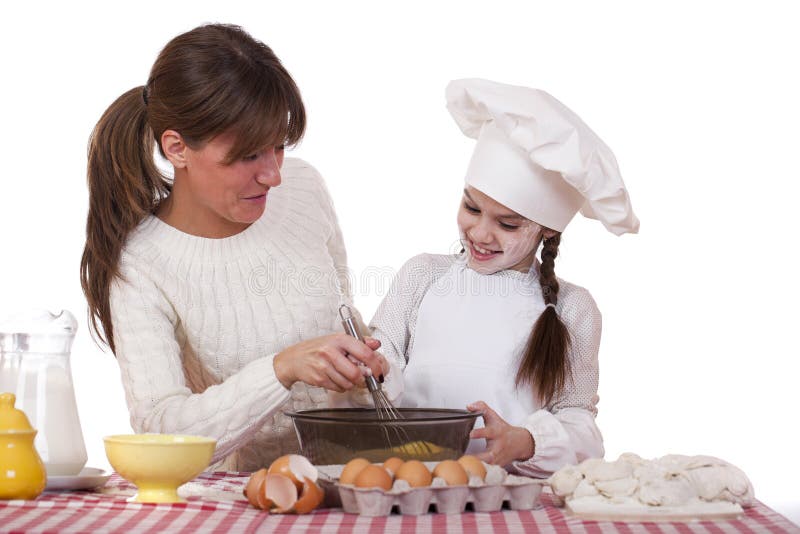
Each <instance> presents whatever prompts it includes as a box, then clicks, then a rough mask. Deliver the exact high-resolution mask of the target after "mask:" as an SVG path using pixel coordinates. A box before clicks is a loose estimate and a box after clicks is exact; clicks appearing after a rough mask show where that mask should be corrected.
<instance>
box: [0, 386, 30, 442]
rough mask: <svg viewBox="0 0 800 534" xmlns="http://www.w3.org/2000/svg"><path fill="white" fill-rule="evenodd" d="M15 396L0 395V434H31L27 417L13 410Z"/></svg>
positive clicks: (20, 411)
mask: <svg viewBox="0 0 800 534" xmlns="http://www.w3.org/2000/svg"><path fill="white" fill-rule="evenodd" d="M15 402H17V396H16V395H14V394H13V393H0V432H32V431H33V427H32V426H31V422H30V421H29V420H28V416H27V415H25V412H23V411H22V410H17V409H16V408H14V403H15Z"/></svg>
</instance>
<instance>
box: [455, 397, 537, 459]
mask: <svg viewBox="0 0 800 534" xmlns="http://www.w3.org/2000/svg"><path fill="white" fill-rule="evenodd" d="M467 410H469V411H471V412H481V411H482V412H483V422H484V427H483V428H477V429H475V430H473V431H472V432H470V434H469V437H470V438H472V439H478V438H484V439H486V450H485V451H484V452H482V453H480V454H476V455H475V456H477V457H478V458H479V459H481V460H483V461H484V462H486V463H489V464H494V465H499V466H505V465H508V464H510V463H511V462H513V461H514V460H527V459H528V458H530V457H531V456H533V453H534V451H535V449H536V443H535V442H534V440H533V436H531V433H530V432H528V430H527V429H526V428H522V427H519V426H512V425H510V424H508V423H507V422H506V421H505V420H504V419H503V418H502V417H500V416H499V415H497V412H495V411H494V410H492V409H491V408H490V407H489V405H488V404H486V403H485V402H483V401H478V402H473V403H472V404H469V405H467Z"/></svg>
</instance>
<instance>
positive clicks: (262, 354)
mask: <svg viewBox="0 0 800 534" xmlns="http://www.w3.org/2000/svg"><path fill="white" fill-rule="evenodd" d="M304 128H305V110H304V107H303V103H302V100H301V97H300V93H299V91H298V89H297V87H296V86H295V83H294V81H293V80H292V78H291V76H290V75H289V74H288V72H287V71H286V70H285V69H284V67H283V66H282V65H281V63H280V61H279V60H278V58H277V57H276V56H275V55H274V54H273V52H272V50H270V49H269V47H267V46H266V45H264V44H263V43H261V42H259V41H257V40H255V39H253V38H252V37H251V36H249V35H248V34H247V33H245V32H244V31H243V30H242V29H241V28H238V27H235V26H227V25H219V24H213V25H206V26H201V27H198V28H195V29H194V30H191V31H189V32H187V33H185V34H182V35H179V36H178V37H176V38H174V39H173V40H172V41H170V42H169V43H168V44H167V45H166V47H165V48H164V49H163V50H162V51H161V53H160V54H159V56H158V58H157V60H156V62H155V64H154V65H153V68H152V70H151V73H150V78H149V79H148V81H147V83H146V84H145V85H144V86H143V87H136V88H134V89H132V90H130V91H128V92H126V93H125V94H123V95H122V96H120V97H119V98H118V99H117V100H116V101H115V102H114V103H113V104H112V105H111V106H110V107H109V108H108V110H106V112H105V113H104V115H103V116H102V118H101V119H100V121H99V122H98V124H97V126H96V127H95V130H94V132H93V134H92V137H91V140H90V145H89V163H88V183H89V193H90V207H89V215H88V219H87V237H86V246H85V249H84V253H83V258H82V261H81V283H82V287H83V291H84V293H85V295H86V298H87V300H88V302H89V314H90V319H91V323H92V326H93V327H94V330H95V332H96V333H97V334H98V336H99V337H100V339H101V340H103V341H105V342H106V343H107V344H108V345H109V347H110V348H111V350H112V351H113V352H114V354H115V355H116V357H117V360H118V362H119V366H120V370H121V373H122V382H123V385H124V387H125V392H126V398H127V402H128V407H129V410H130V414H131V424H132V426H133V428H134V429H135V431H136V432H162V433H182V434H199V435H205V436H211V437H214V438H216V439H217V440H218V444H217V450H216V453H215V455H214V459H213V460H212V462H221V464H219V466H221V467H223V468H225V469H235V470H251V469H255V468H258V467H261V466H263V465H267V464H268V463H269V462H270V461H271V460H272V459H274V458H275V457H277V456H279V455H281V454H284V453H287V452H295V451H296V450H297V441H296V437H295V433H294V430H293V428H292V424H291V421H290V420H289V419H288V418H287V417H286V416H284V415H283V414H282V413H281V412H280V409H281V408H285V409H301V408H312V407H317V406H319V405H323V404H325V402H326V393H325V389H327V390H331V391H337V392H341V391H346V390H349V389H351V388H353V386H354V385H358V384H361V383H363V378H362V371H361V368H360V367H359V366H357V365H356V364H354V363H352V361H351V360H350V359H349V357H348V355H349V356H352V357H355V358H356V359H357V360H360V361H361V362H363V363H364V364H365V365H366V366H367V367H368V368H369V369H370V370H371V372H373V373H374V374H375V375H376V376H380V377H381V379H382V373H384V372H388V364H387V363H386V361H385V360H384V359H383V358H382V357H381V356H379V355H377V354H376V353H375V352H373V351H374V350H375V349H377V348H378V346H379V343H378V342H376V341H375V340H372V339H368V340H367V342H366V344H363V343H360V342H358V341H357V340H355V339H353V338H351V337H348V336H346V335H345V334H344V333H341V326H340V324H339V322H338V321H337V309H338V307H339V305H340V304H341V303H349V302H350V295H349V286H348V281H347V268H346V255H345V248H344V243H343V241H342V235H341V232H340V230H339V226H338V223H337V220H336V215H335V213H334V209H333V205H332V203H331V200H330V198H329V196H328V192H327V190H326V188H325V185H324V183H323V181H322V179H321V177H320V176H319V174H318V173H317V172H316V171H315V170H314V169H313V168H312V167H310V166H309V165H308V164H306V163H304V162H302V161H299V160H292V159H287V160H285V161H284V147H285V146H286V145H294V144H296V143H297V142H298V141H299V140H300V139H301V137H302V135H303V132H304ZM154 144H155V145H156V146H157V147H158V151H159V153H160V154H161V156H163V157H164V158H165V159H166V160H167V161H168V162H169V164H170V165H171V166H172V167H173V169H174V180H172V181H170V180H168V179H166V178H165V177H164V176H163V175H162V174H161V173H160V172H159V170H158V167H157V166H156V162H155V161H154V146H153V145H154ZM334 332H339V333H337V334H334ZM304 340H305V341H304Z"/></svg>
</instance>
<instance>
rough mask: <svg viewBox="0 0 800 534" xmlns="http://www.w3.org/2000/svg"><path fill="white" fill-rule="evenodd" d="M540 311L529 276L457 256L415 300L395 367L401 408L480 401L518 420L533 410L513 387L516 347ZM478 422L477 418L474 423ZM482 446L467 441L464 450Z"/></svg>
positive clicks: (527, 394) (524, 391) (528, 397)
mask: <svg viewBox="0 0 800 534" xmlns="http://www.w3.org/2000/svg"><path fill="white" fill-rule="evenodd" d="M543 310H544V302H543V300H542V293H541V287H540V286H539V282H538V279H537V278H536V275H535V274H532V273H531V274H528V273H519V272H516V271H503V272H500V273H497V274H493V275H482V274H479V273H477V272H475V271H474V270H472V269H470V268H468V267H467V266H466V263H465V261H464V260H463V259H460V260H459V261H457V262H455V263H454V264H453V265H452V266H451V267H450V269H449V270H448V271H447V272H446V273H445V274H444V275H443V276H442V277H441V278H440V279H439V280H437V281H436V282H435V283H434V284H433V285H432V286H431V287H430V289H428V292H427V293H426V294H425V296H424V297H423V299H422V302H421V303H420V308H419V312H418V316H417V323H416V329H415V334H414V343H413V346H412V348H411V351H410V353H409V358H408V365H407V366H406V369H405V371H404V373H403V381H404V382H405V392H404V394H403V399H402V406H406V407H420V408H458V409H462V410H463V409H466V406H467V404H469V403H472V402H475V401H478V400H482V401H484V402H486V404H488V405H489V406H490V407H491V408H492V409H494V410H495V411H496V412H497V413H498V414H499V415H500V416H501V417H502V418H503V419H505V420H506V421H507V422H508V423H509V424H511V425H514V426H518V425H521V424H522V423H523V421H524V420H525V419H526V418H527V417H528V416H529V415H530V414H532V413H533V412H534V411H536V410H537V409H538V408H539V405H538V403H537V402H536V401H535V399H534V395H533V392H532V390H531V388H530V387H529V386H522V387H520V388H519V389H517V388H516V386H515V385H514V379H515V377H516V373H517V368H518V366H519V362H520V359H521V353H522V350H523V349H524V347H525V343H526V342H527V340H528V337H529V336H530V333H531V330H532V328H533V325H534V323H535V322H536V319H538V317H539V315H541V313H542V311H543ZM482 426H483V421H482V420H480V419H479V420H478V421H477V422H476V425H475V427H476V428H480V427H482ZM485 448H486V442H485V440H483V439H479V440H475V439H473V440H471V441H470V444H469V448H468V449H467V452H470V453H474V452H479V451H482V450H484V449H485Z"/></svg>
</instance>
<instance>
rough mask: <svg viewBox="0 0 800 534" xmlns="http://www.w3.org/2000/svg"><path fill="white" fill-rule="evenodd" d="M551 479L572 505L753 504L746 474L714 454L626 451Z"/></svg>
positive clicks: (692, 506) (682, 506) (571, 468)
mask: <svg viewBox="0 0 800 534" xmlns="http://www.w3.org/2000/svg"><path fill="white" fill-rule="evenodd" d="M548 482H549V484H550V487H551V488H552V490H553V493H555V494H556V495H557V496H559V497H562V498H563V499H564V500H565V502H568V503H570V504H571V506H572V507H573V508H586V507H594V508H600V507H607V506H608V505H620V506H625V507H665V508H675V509H676V510H678V511H680V510H681V509H683V510H689V509H691V510H695V509H698V507H700V508H702V506H703V504H704V503H710V502H715V503H718V502H729V503H733V504H735V505H741V506H743V507H748V506H752V505H753V501H754V496H753V486H752V484H751V483H750V480H749V479H748V478H747V476H746V475H745V474H744V472H742V471H741V470H740V469H738V468H737V467H735V466H734V465H731V464H729V463H728V462H726V461H724V460H720V459H719V458H714V457H713V456H684V455H679V454H670V455H667V456H663V457H661V458H656V459H654V460H644V459H642V458H641V457H639V456H638V455H636V454H633V453H625V454H622V455H621V456H620V457H619V458H618V459H617V460H616V461H613V462H606V461H604V460H602V459H598V458H592V459H589V460H586V461H584V462H582V463H581V464H579V465H577V466H565V467H563V468H561V469H559V470H558V471H556V472H555V473H553V475H552V476H551V477H550V479H549V481H548Z"/></svg>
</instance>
